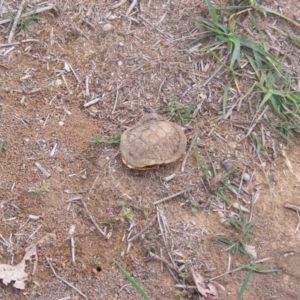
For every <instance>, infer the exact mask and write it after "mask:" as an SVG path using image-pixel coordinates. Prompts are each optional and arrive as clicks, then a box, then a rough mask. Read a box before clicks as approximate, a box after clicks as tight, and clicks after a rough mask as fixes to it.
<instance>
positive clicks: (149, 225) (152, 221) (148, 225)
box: [127, 215, 156, 242]
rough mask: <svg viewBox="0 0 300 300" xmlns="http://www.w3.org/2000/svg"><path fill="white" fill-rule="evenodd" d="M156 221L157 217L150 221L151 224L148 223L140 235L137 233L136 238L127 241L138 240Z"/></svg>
mask: <svg viewBox="0 0 300 300" xmlns="http://www.w3.org/2000/svg"><path fill="white" fill-rule="evenodd" d="M155 220H156V215H155V216H154V217H153V218H152V220H151V221H150V223H148V224H147V225H146V226H145V227H144V228H143V229H142V230H141V231H140V232H139V233H137V234H136V235H135V236H133V237H132V238H130V239H129V240H127V242H132V241H134V240H136V239H137V238H138V237H139V236H140V235H141V234H142V233H144V232H145V231H146V230H147V229H148V228H149V227H151V226H152V225H153V224H154V222H155Z"/></svg>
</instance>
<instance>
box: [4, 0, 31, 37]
mask: <svg viewBox="0 0 300 300" xmlns="http://www.w3.org/2000/svg"><path fill="white" fill-rule="evenodd" d="M25 2H26V0H22V2H21V4H20V7H19V9H18V11H17V13H16V16H15V18H14V22H13V25H12V27H11V30H10V33H9V36H8V40H7V42H8V43H11V40H12V38H13V36H14V34H15V31H16V28H17V25H18V23H19V19H20V16H21V13H22V10H23V7H24V5H25Z"/></svg>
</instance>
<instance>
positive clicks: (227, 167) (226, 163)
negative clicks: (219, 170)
mask: <svg viewBox="0 0 300 300" xmlns="http://www.w3.org/2000/svg"><path fill="white" fill-rule="evenodd" d="M221 165H222V167H223V168H224V169H225V170H226V171H227V172H228V171H229V170H230V161H229V159H225V160H223V161H222V162H221Z"/></svg>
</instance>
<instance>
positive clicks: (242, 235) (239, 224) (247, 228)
mask: <svg viewBox="0 0 300 300" xmlns="http://www.w3.org/2000/svg"><path fill="white" fill-rule="evenodd" d="M239 215H240V219H231V218H227V219H226V222H227V223H228V224H230V225H231V226H233V227H234V228H235V229H236V230H237V231H238V232H239V238H238V239H237V240H236V241H231V240H228V239H225V238H223V237H219V236H217V237H215V238H216V240H217V241H219V242H221V243H223V244H226V245H228V246H229V247H228V248H227V249H226V251H228V252H240V253H242V254H245V255H250V253H249V252H247V251H246V249H245V247H244V245H245V244H246V242H247V241H248V239H249V234H250V232H251V229H252V226H253V224H254V223H255V221H251V222H249V221H248V220H247V219H246V217H245V214H244V213H243V211H242V210H241V209H240V210H239Z"/></svg>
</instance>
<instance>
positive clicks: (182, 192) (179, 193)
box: [153, 189, 191, 205]
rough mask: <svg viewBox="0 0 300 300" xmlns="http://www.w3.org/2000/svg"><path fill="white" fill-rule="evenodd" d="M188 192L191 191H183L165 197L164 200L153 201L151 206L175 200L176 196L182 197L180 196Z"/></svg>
mask: <svg viewBox="0 0 300 300" xmlns="http://www.w3.org/2000/svg"><path fill="white" fill-rule="evenodd" d="M190 190H191V189H186V190H183V191H181V192H178V193H176V194H173V195H170V196H168V197H165V198H162V199H160V200H157V201H155V202H154V203H153V204H154V205H157V204H160V203H162V202H164V201H167V200H170V199H173V198H175V197H177V196H180V195H182V194H184V193H186V192H189V191H190Z"/></svg>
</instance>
